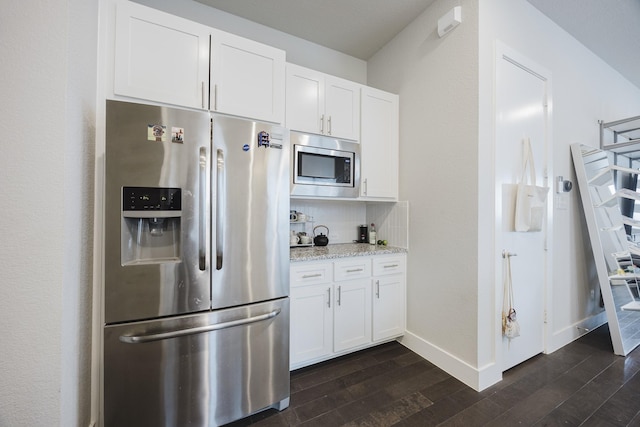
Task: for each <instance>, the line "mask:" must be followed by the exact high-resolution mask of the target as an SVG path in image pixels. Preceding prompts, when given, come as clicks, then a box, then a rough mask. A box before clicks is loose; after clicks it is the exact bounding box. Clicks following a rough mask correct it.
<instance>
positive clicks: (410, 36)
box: [367, 0, 478, 381]
mask: <svg viewBox="0 0 640 427" xmlns="http://www.w3.org/2000/svg"><path fill="white" fill-rule="evenodd" d="M477 3H478V2H477V1H456V0H436V1H435V2H434V3H433V4H432V5H431V6H430V7H429V8H428V9H427V10H426V11H425V12H424V13H423V14H421V15H420V16H419V17H418V18H417V19H416V20H415V21H414V22H413V23H411V24H410V25H409V26H408V27H407V28H406V29H405V30H404V31H403V32H402V33H400V34H399V35H398V36H397V37H396V38H395V39H394V40H393V41H392V42H390V43H389V44H388V45H387V46H385V47H384V48H383V49H382V50H381V51H380V52H378V53H377V54H376V55H375V56H374V57H373V58H372V59H371V60H370V61H369V63H368V66H367V68H368V83H369V84H370V85H372V86H375V87H378V88H380V89H383V90H387V91H390V92H394V93H398V94H399V95H400V199H402V200H408V201H409V203H410V204H411V215H410V220H409V231H410V235H411V250H410V251H409V254H408V264H409V266H410V267H409V271H408V282H407V283H408V288H407V303H408V317H407V329H408V334H407V337H406V338H405V340H404V341H403V342H405V343H406V344H407V345H408V346H409V347H411V348H412V349H414V350H416V351H418V352H419V353H420V354H423V355H424V356H426V357H427V358H428V359H429V360H431V361H433V362H434V363H436V364H438V365H439V366H441V367H443V368H445V369H447V370H448V371H450V372H456V373H457V374H458V375H460V373H461V372H464V374H462V376H463V377H465V378H466V377H468V378H467V379H468V380H469V381H472V380H473V377H474V376H476V375H475V369H476V367H477V366H478V362H477V347H478V345H477V339H478V338H477V334H478V333H477V328H478V325H477V322H478V312H477V301H478V283H477V271H478V255H477V252H478V240H477V239H478V231H477V230H478V193H477V182H476V181H477V176H478V170H477V169H478V161H477V159H478V137H477V129H478V100H477V94H478V79H477V74H478V49H477V39H478V36H477V31H478V29H477V7H478V6H477ZM458 4H461V5H462V19H463V23H462V24H461V25H460V26H458V27H457V28H456V29H455V30H454V31H452V32H451V33H449V34H448V35H447V36H445V37H444V38H438V35H437V20H438V18H439V17H441V16H442V15H444V14H445V13H446V12H447V11H449V10H450V9H451V8H453V7H454V6H456V5H458Z"/></svg>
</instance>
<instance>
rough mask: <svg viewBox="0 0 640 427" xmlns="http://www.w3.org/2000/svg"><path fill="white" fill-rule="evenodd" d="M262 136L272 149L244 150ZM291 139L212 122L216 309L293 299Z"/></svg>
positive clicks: (228, 121) (273, 130)
mask: <svg viewBox="0 0 640 427" xmlns="http://www.w3.org/2000/svg"><path fill="white" fill-rule="evenodd" d="M260 131H262V132H267V133H268V134H269V142H268V144H269V146H261V147H255V148H254V147H250V149H248V150H245V144H247V143H248V142H253V141H255V139H256V134H257V133H258V132H260ZM288 133H289V132H288V131H285V129H283V128H280V127H278V126H271V125H264V124H261V126H260V127H259V128H258V127H255V126H253V127H252V126H246V122H245V121H243V120H238V119H234V118H230V117H222V116H215V117H214V119H213V141H214V153H213V156H212V158H213V159H214V162H215V166H214V167H215V173H214V179H215V182H216V186H215V188H216V191H215V193H216V196H215V199H216V203H215V205H216V208H215V209H216V211H215V223H214V228H215V235H216V239H215V241H214V256H215V263H214V264H215V265H214V266H213V283H212V297H211V301H212V306H213V308H220V307H230V306H234V305H240V304H247V303H250V302H254V301H263V300H267V299H272V298H279V297H283V296H287V295H288V294H289V281H288V280H283V278H284V277H287V278H288V277H289V245H288V241H286V239H288V235H289V222H288V220H287V218H288V217H287V215H288V213H289V188H288V185H287V181H288V177H289V171H288V158H289V140H288V139H289V138H288ZM283 242H284V243H285V244H284V245H283V244H282V243H283ZM231 284H232V286H231Z"/></svg>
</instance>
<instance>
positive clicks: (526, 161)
mask: <svg viewBox="0 0 640 427" xmlns="http://www.w3.org/2000/svg"><path fill="white" fill-rule="evenodd" d="M527 167H528V168H529V184H531V185H536V166H535V164H534V163H533V150H532V149H531V141H529V138H528V137H527V138H523V139H522V177H520V183H521V184H526V183H527V182H526V181H525V180H526V178H527Z"/></svg>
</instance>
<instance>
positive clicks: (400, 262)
mask: <svg viewBox="0 0 640 427" xmlns="http://www.w3.org/2000/svg"><path fill="white" fill-rule="evenodd" d="M404 260H405V257H404V255H398V256H385V257H379V258H378V257H376V258H373V275H374V276H384V275H386V274H397V273H404V271H405V268H404Z"/></svg>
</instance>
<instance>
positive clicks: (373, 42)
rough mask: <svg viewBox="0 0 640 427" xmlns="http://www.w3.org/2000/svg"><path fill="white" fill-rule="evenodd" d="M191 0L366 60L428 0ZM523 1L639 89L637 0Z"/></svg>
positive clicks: (429, 0) (639, 4) (639, 2)
mask: <svg viewBox="0 0 640 427" xmlns="http://www.w3.org/2000/svg"><path fill="white" fill-rule="evenodd" d="M197 1H199V2H201V3H204V4H207V5H209V6H212V7H215V8H216V9H220V10H223V11H226V12H229V13H231V14H233V15H237V16H241V17H243V18H246V19H248V20H251V21H254V22H258V23H260V24H263V25H266V26H268V27H271V28H275V29H277V30H280V31H283V32H285V33H288V34H292V35H294V36H297V37H300V38H303V39H305V40H309V41H312V42H314V43H317V44H320V45H322V46H326V47H329V48H331V49H334V50H337V51H340V52H343V53H346V54H348V55H351V56H354V57H356V58H360V59H363V60H367V59H369V58H370V57H371V56H373V54H375V53H376V52H377V51H378V50H379V49H380V48H381V47H382V46H384V45H385V44H386V43H387V42H388V41H389V40H391V39H392V38H393V37H394V36H395V35H396V34H398V33H399V32H400V31H401V30H402V29H403V28H404V27H406V26H407V25H408V24H409V23H410V22H411V21H413V20H414V19H415V18H416V17H417V16H418V15H419V14H420V13H422V12H423V11H424V10H425V9H426V8H427V7H429V5H431V3H433V1H434V0H393V1H391V0H322V1H318V0H242V1H238V0H197ZM527 1H529V3H531V4H532V5H533V6H534V7H536V8H537V9H538V10H540V11H541V12H542V13H543V14H545V15H546V16H548V17H549V18H550V19H551V20H553V21H554V22H556V23H557V24H558V25H559V26H560V27H562V28H564V29H565V31H567V32H568V33H569V34H571V35H572V36H573V37H575V38H576V39H577V40H578V41H580V42H581V43H582V44H583V45H585V46H586V47H587V48H589V49H590V50H591V51H593V52H594V53H595V54H596V55H598V56H600V57H601V58H602V59H603V60H604V61H605V62H607V63H608V64H609V65H611V66H612V67H613V68H614V69H616V70H617V71H618V72H619V73H620V74H622V75H623V76H624V77H626V78H627V79H628V80H629V81H631V82H632V83H633V84H635V85H636V86H638V87H640V55H638V52H640V24H639V23H640V0H617V1H615V2H610V1H603V0H562V1H558V0H527ZM463 20H464V11H463Z"/></svg>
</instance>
